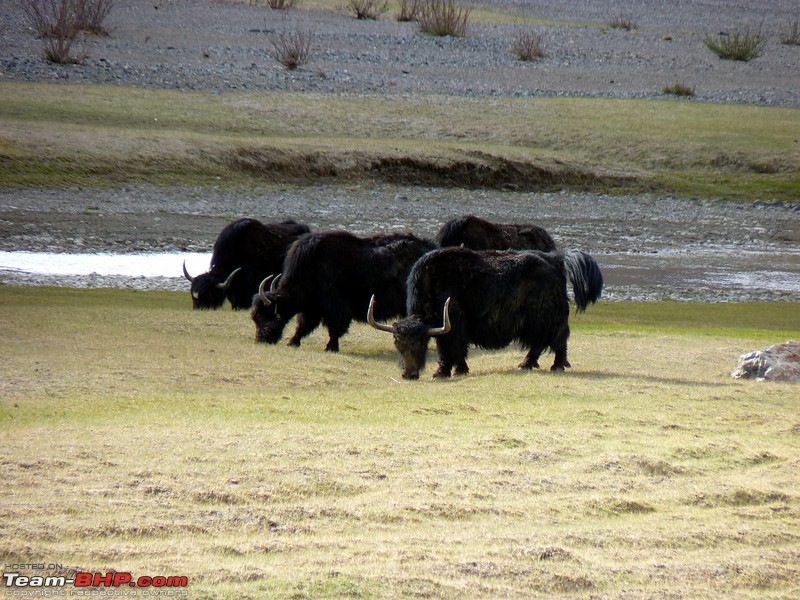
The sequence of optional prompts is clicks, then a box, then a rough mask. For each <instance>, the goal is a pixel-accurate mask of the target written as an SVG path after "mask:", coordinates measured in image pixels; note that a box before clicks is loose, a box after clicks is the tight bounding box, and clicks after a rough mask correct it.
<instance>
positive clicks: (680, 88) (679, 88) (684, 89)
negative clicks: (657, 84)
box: [662, 82, 694, 96]
mask: <svg viewBox="0 0 800 600" xmlns="http://www.w3.org/2000/svg"><path fill="white" fill-rule="evenodd" d="M662 91H663V92H664V93H665V94H671V95H673V96H694V87H692V86H689V85H687V84H685V83H683V82H680V83H673V84H672V85H667V86H664V89H663V90H662Z"/></svg>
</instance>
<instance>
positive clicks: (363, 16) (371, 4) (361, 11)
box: [349, 0, 389, 21]
mask: <svg viewBox="0 0 800 600" xmlns="http://www.w3.org/2000/svg"><path fill="white" fill-rule="evenodd" d="M349 7H350V10H351V11H352V12H353V13H354V14H355V16H356V19H359V20H372V21H375V20H377V19H378V18H379V17H380V16H381V15H382V14H383V13H385V12H386V11H387V10H389V5H388V4H387V3H386V2H385V1H384V0H349Z"/></svg>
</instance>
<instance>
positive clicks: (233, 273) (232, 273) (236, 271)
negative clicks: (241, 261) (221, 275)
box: [217, 267, 242, 290]
mask: <svg viewBox="0 0 800 600" xmlns="http://www.w3.org/2000/svg"><path fill="white" fill-rule="evenodd" d="M241 270H242V267H236V268H235V269H234V270H233V271H231V274H230V275H228V278H227V279H226V280H225V281H223V282H222V283H218V284H217V287H218V288H221V289H223V290H227V289H228V286H229V285H230V284H231V279H233V276H234V275H236V274H237V273H238V272H239V271H241Z"/></svg>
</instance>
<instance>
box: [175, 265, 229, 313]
mask: <svg viewBox="0 0 800 600" xmlns="http://www.w3.org/2000/svg"><path fill="white" fill-rule="evenodd" d="M241 270H242V268H241V267H237V268H236V269H234V270H233V271H231V273H230V274H229V275H228V277H227V278H226V279H224V280H223V279H222V278H220V277H219V276H217V275H215V274H214V273H213V272H211V271H209V272H208V273H203V274H202V275H197V276H195V277H192V276H191V275H189V271H187V270H186V261H183V276H184V277H185V278H186V279H188V280H189V283H191V284H192V285H191V287H190V288H189V291H190V292H191V293H192V308H194V309H195V310H207V309H212V308H219V307H220V306H222V304H223V303H224V302H225V292H227V291H228V287H229V286H230V285H231V281H232V280H233V276H234V275H236V273H238V272H239V271H241Z"/></svg>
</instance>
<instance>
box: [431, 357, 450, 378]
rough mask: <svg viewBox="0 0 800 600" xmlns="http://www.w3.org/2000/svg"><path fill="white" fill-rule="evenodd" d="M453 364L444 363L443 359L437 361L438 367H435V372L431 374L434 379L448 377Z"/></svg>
mask: <svg viewBox="0 0 800 600" xmlns="http://www.w3.org/2000/svg"><path fill="white" fill-rule="evenodd" d="M452 368H453V365H452V364H448V363H445V362H444V361H441V360H440V361H439V368H438V369H436V372H435V373H434V374H433V378H434V379H446V378H448V377H450V371H451V370H452Z"/></svg>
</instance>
